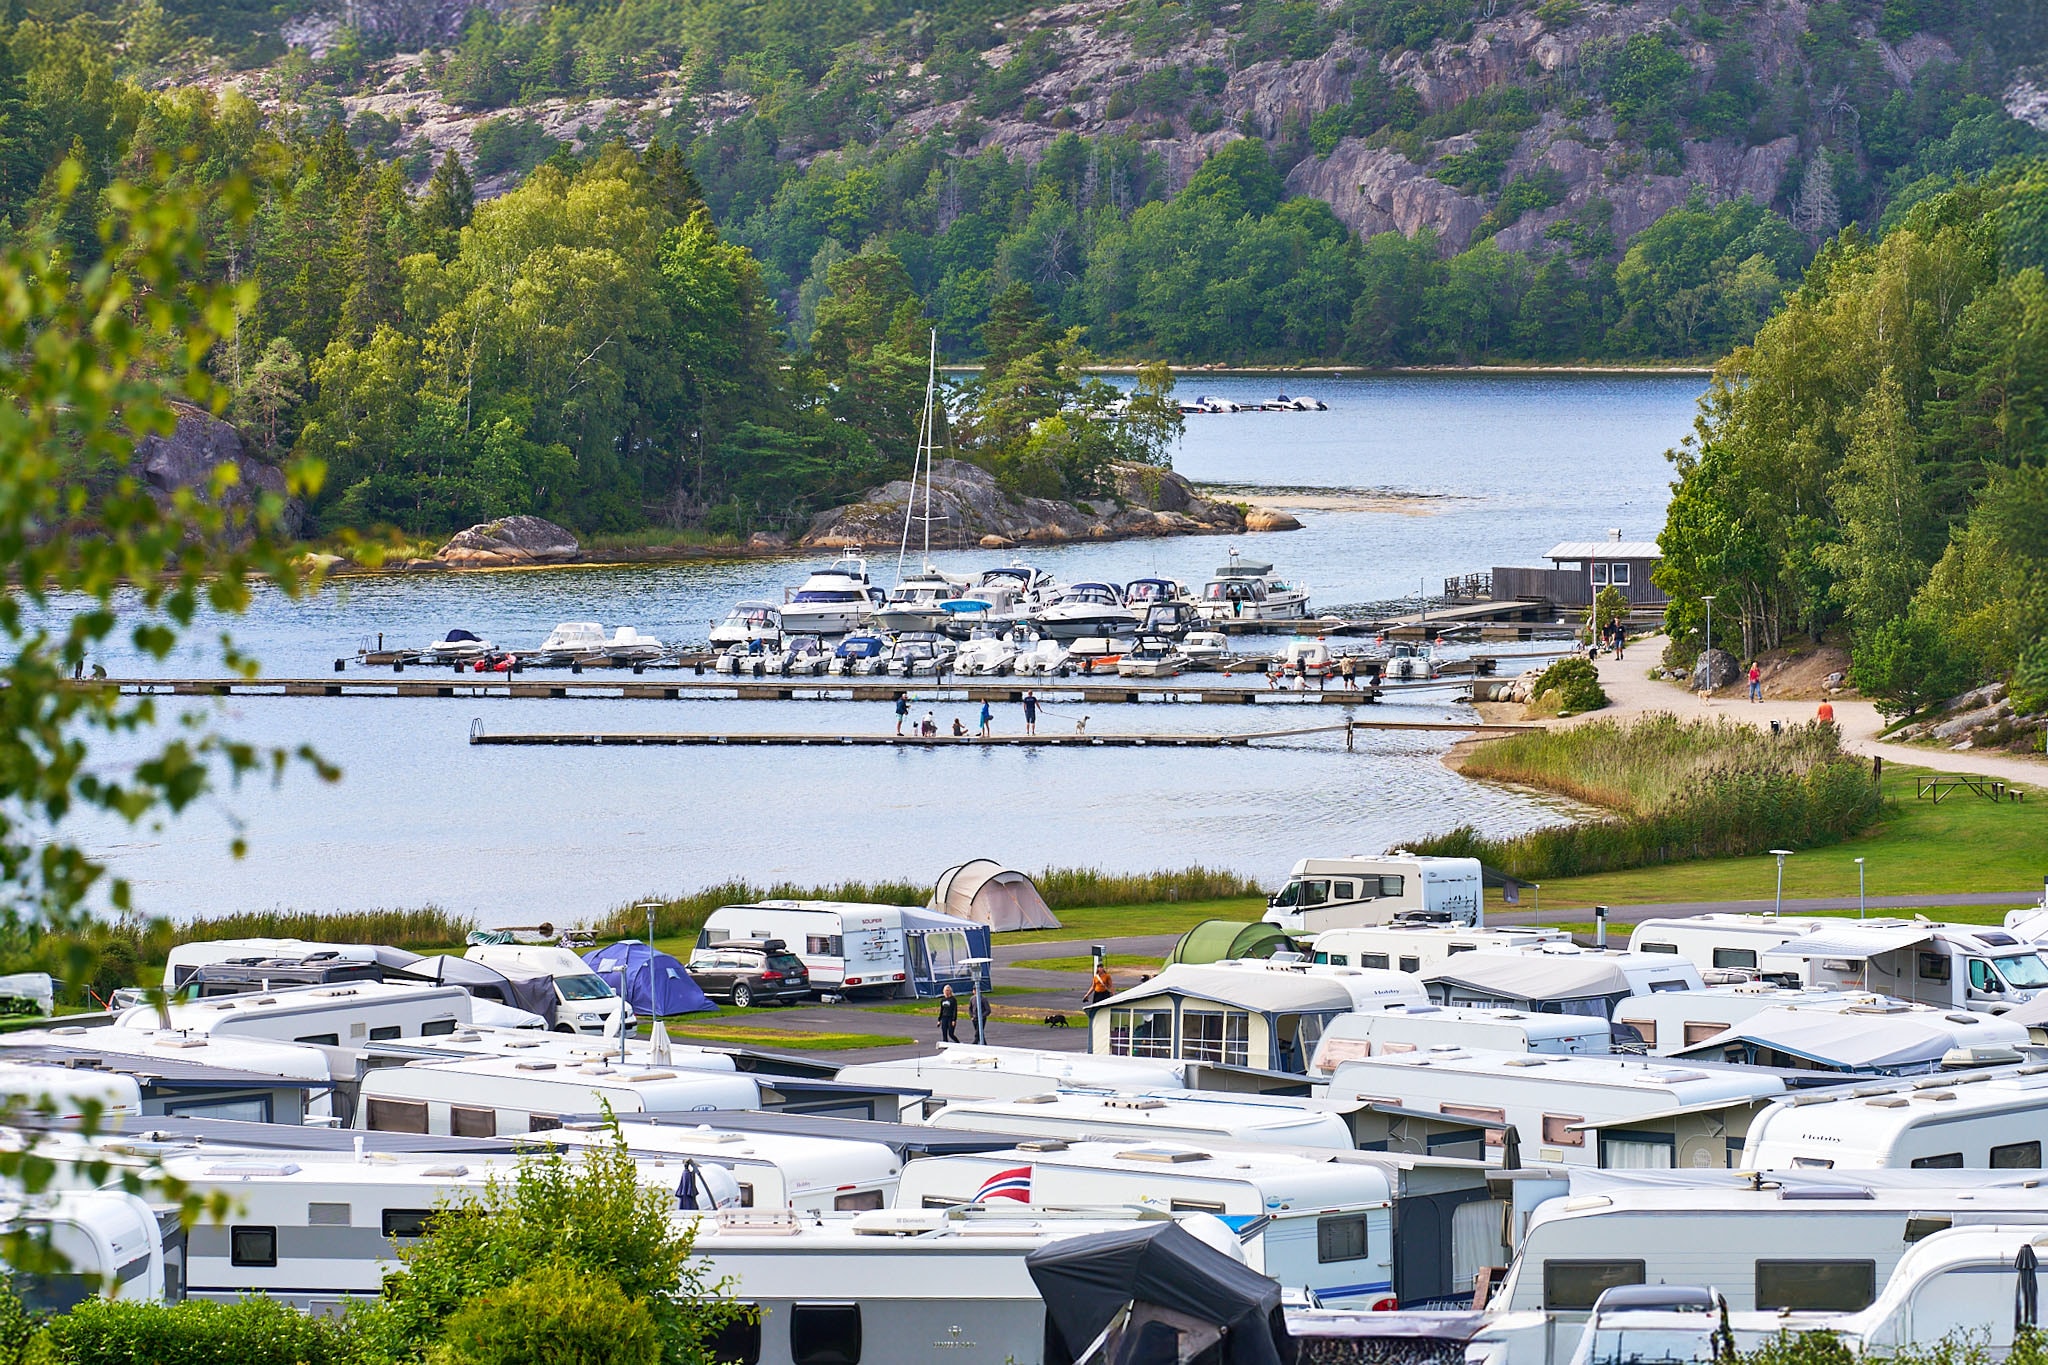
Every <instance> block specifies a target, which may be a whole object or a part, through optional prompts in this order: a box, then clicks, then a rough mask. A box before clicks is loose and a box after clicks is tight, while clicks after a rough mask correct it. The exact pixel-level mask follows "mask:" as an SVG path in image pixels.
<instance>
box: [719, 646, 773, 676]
mask: <svg viewBox="0 0 2048 1365" xmlns="http://www.w3.org/2000/svg"><path fill="white" fill-rule="evenodd" d="M773 657H774V656H773V655H772V654H771V653H770V652H769V648H768V643H767V642H766V641H765V640H744V641H741V642H739V643H737V644H730V645H727V646H726V647H725V650H724V652H723V653H721V654H720V655H719V656H718V657H717V658H716V659H714V660H712V663H711V669H712V671H713V672H714V673H730V674H732V675H734V676H735V677H754V678H758V677H760V676H761V675H762V674H764V673H766V672H767V671H768V661H769V660H770V659H771V658H773Z"/></svg>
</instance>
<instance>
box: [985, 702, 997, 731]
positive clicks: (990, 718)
mask: <svg viewBox="0 0 2048 1365" xmlns="http://www.w3.org/2000/svg"><path fill="white" fill-rule="evenodd" d="M995 718H996V713H995V712H994V711H991V710H990V709H989V705H988V703H987V702H986V701H984V702H982V704H981V737H982V738H983V739H987V738H988V727H989V726H990V725H991V724H993V723H994V721H995Z"/></svg>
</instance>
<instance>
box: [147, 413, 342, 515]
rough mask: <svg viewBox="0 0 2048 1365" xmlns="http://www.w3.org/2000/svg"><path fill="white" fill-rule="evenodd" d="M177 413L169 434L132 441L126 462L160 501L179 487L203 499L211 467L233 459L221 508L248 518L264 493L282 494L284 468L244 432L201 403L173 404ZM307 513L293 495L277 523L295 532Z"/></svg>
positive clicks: (210, 479)
mask: <svg viewBox="0 0 2048 1365" xmlns="http://www.w3.org/2000/svg"><path fill="white" fill-rule="evenodd" d="M171 406H172V407H173V408H174V409H175V410H176V412H177V414H178V425H177V429H176V430H174V431H173V432H172V433H171V434H170V435H169V436H145V437H143V438H142V439H141V440H139V441H137V442H136V443H135V458H134V460H133V462H132V463H131V465H130V468H131V469H132V471H133V472H134V474H135V476H136V477H137V478H139V479H140V480H141V481H142V483H143V485H144V486H145V487H147V488H148V489H149V491H150V496H152V497H154V498H155V499H156V500H157V502H158V503H159V504H161V505H168V504H169V503H170V500H171V497H172V495H173V494H175V493H176V492H177V491H178V490H179V489H181V488H188V489H191V490H192V491H193V492H194V493H196V494H198V495H199V497H200V499H201V500H202V501H210V500H211V499H212V496H213V493H212V490H213V471H214V470H215V469H217V468H219V467H220V466H221V465H232V466H234V469H235V474H236V480H235V482H234V483H233V484H232V485H230V486H229V488H228V490H227V492H226V494H225V495H224V496H223V497H222V499H221V505H222V508H223V509H224V510H225V511H226V512H227V513H228V515H229V517H230V518H231V519H233V520H236V521H239V522H242V523H243V524H244V525H246V523H247V518H248V516H249V514H250V513H251V512H252V511H253V510H254V507H255V500H256V499H257V498H258V497H260V496H262V495H263V494H265V493H274V494H276V495H277V496H278V497H281V498H282V497H284V495H285V488H286V484H285V477H284V471H283V470H281V469H279V468H278V467H277V466H276V465H274V464H270V463H268V462H267V461H264V460H261V459H258V458H257V456H256V455H255V453H254V452H252V451H251V450H250V449H249V447H248V444H247V443H246V442H244V441H243V440H242V434H241V433H240V432H238V431H236V430H235V428H234V427H233V425H231V424H230V423H227V422H223V421H222V420H221V419H220V418H218V417H215V416H214V415H213V414H212V413H210V412H208V411H206V410H205V409H204V408H198V407H194V406H192V405H191V404H190V403H174V404H172V405H171ZM304 520H305V514H304V509H303V508H301V507H300V506H299V504H298V502H297V501H296V500H287V501H286V503H285V506H284V519H283V524H282V527H281V529H282V530H283V531H284V533H285V534H286V535H290V536H296V535H298V534H299V533H300V531H301V530H303V529H304Z"/></svg>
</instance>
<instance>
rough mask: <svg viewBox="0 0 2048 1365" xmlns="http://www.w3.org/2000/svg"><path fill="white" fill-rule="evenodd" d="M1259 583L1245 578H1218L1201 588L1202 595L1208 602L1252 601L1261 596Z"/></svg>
mask: <svg viewBox="0 0 2048 1365" xmlns="http://www.w3.org/2000/svg"><path fill="white" fill-rule="evenodd" d="M1260 586H1261V585H1260V584H1259V583H1258V582H1256V581H1255V580H1252V579H1246V578H1219V579H1215V580H1214V581H1212V582H1211V583H1210V584H1209V585H1208V586H1207V587H1205V588H1203V589H1202V596H1203V598H1204V599H1206V600H1208V601H1210V602H1253V601H1257V600H1258V598H1259V597H1260V596H1261V594H1260V592H1259V588H1260Z"/></svg>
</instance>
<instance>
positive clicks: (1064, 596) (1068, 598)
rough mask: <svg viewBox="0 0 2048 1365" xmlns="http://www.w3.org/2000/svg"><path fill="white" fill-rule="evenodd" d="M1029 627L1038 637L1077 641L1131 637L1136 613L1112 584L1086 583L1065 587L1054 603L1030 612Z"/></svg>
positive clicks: (1135, 623) (1136, 618) (1135, 625)
mask: <svg viewBox="0 0 2048 1365" xmlns="http://www.w3.org/2000/svg"><path fill="white" fill-rule="evenodd" d="M1031 624H1032V626H1033V627H1034V628H1035V629H1036V630H1037V631H1038V633H1039V634H1040V635H1045V636H1049V637H1051V638H1052V639H1055V640H1079V639H1082V638H1084V637H1087V636H1096V637H1100V636H1105V635H1122V636H1135V635H1136V634H1137V633H1138V626H1139V624H1140V622H1139V617H1138V613H1137V612H1135V611H1132V610H1131V609H1130V608H1129V607H1127V606H1125V605H1124V602H1123V593H1122V592H1121V590H1119V589H1118V588H1117V587H1116V586H1115V585H1114V584H1111V583H1100V582H1087V583H1074V584H1070V585H1068V586H1067V587H1066V588H1065V589H1064V590H1062V591H1061V593H1060V595H1059V599H1058V600H1057V601H1055V602H1053V603H1052V605H1050V606H1048V607H1043V608H1041V609H1040V610H1038V611H1037V612H1035V613H1033V615H1032V618H1031Z"/></svg>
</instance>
